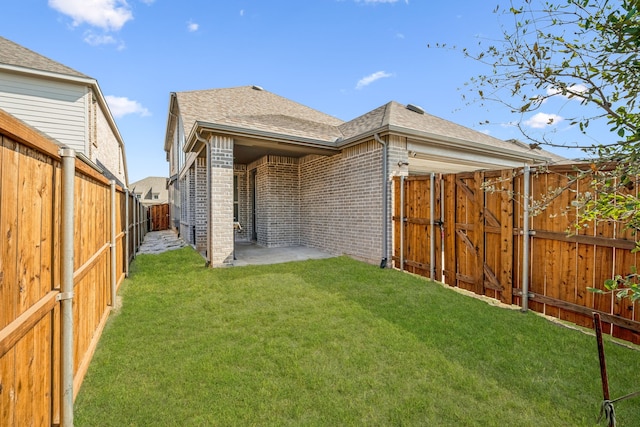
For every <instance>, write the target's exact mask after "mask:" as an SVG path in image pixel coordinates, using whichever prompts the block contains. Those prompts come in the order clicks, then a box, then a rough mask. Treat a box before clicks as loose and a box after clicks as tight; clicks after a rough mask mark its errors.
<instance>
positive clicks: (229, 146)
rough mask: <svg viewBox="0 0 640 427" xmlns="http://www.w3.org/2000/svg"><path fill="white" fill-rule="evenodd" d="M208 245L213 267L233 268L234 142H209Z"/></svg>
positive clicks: (221, 139)
mask: <svg viewBox="0 0 640 427" xmlns="http://www.w3.org/2000/svg"><path fill="white" fill-rule="evenodd" d="M208 164H209V179H210V189H211V194H210V198H209V203H210V204H209V243H208V248H209V250H208V257H209V261H210V262H211V266H212V267H219V266H224V265H231V264H233V239H234V235H233V233H234V231H233V139H232V138H228V137H222V136H215V135H214V136H212V137H211V139H210V140H209V162H208Z"/></svg>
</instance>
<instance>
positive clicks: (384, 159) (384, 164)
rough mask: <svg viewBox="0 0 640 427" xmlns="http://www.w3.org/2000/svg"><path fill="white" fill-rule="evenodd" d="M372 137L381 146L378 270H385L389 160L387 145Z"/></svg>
mask: <svg viewBox="0 0 640 427" xmlns="http://www.w3.org/2000/svg"><path fill="white" fill-rule="evenodd" d="M373 137H374V138H375V140H376V141H377V142H378V143H380V144H382V260H381V261H380V268H385V267H386V266H387V254H388V243H387V240H388V238H389V230H388V228H389V227H388V225H389V218H388V216H389V213H388V209H389V208H388V204H389V185H388V182H387V180H388V179H387V168H388V162H389V159H388V158H387V153H388V147H387V143H386V142H384V141H383V140H382V139H380V136H379V135H378V134H377V133H374V134H373Z"/></svg>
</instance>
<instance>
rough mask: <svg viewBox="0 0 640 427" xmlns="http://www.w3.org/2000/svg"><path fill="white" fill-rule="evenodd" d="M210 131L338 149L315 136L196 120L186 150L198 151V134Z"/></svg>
mask: <svg viewBox="0 0 640 427" xmlns="http://www.w3.org/2000/svg"><path fill="white" fill-rule="evenodd" d="M202 132H208V133H220V134H225V135H231V136H237V137H244V138H257V139H262V140H267V141H272V142H282V143H286V144H292V145H302V146H306V147H313V148H321V149H326V150H329V151H338V149H337V144H336V142H335V141H333V142H332V141H325V140H321V139H315V138H305V137H300V136H292V135H288V134H281V133H277V132H269V131H262V130H257V129H248V128H244V127H238V126H230V125H223V124H219V123H209V122H203V121H196V122H195V124H194V126H193V127H192V129H191V131H190V132H189V137H188V138H187V143H186V144H185V146H184V149H183V150H184V152H191V151H197V150H198V149H199V145H198V142H199V141H198V138H196V134H197V133H198V134H199V133H202Z"/></svg>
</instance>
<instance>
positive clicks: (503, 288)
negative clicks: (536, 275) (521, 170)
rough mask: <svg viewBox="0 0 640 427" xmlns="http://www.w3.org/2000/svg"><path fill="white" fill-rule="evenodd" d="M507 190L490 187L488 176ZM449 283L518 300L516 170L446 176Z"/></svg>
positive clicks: (508, 299)
mask: <svg viewBox="0 0 640 427" xmlns="http://www.w3.org/2000/svg"><path fill="white" fill-rule="evenodd" d="M487 179H490V180H492V181H493V182H500V185H501V191H496V192H491V191H485V190H484V188H483V184H484V183H485V180H487ZM444 180H445V185H444V188H445V190H444V195H443V196H444V200H445V202H444V204H445V206H444V217H445V219H444V240H445V244H444V276H445V283H447V284H448V285H451V286H457V287H460V288H463V289H467V290H469V291H473V292H475V293H476V294H480V295H487V296H490V297H492V298H496V299H500V300H501V301H502V302H504V303H507V304H511V303H512V277H513V275H512V274H513V256H512V254H513V241H514V235H513V203H511V200H510V197H511V196H510V195H511V194H512V192H513V191H512V188H511V186H512V185H513V180H512V175H511V171H510V170H506V171H498V172H475V173H462V174H457V175H453V174H451V175H445V177H444Z"/></svg>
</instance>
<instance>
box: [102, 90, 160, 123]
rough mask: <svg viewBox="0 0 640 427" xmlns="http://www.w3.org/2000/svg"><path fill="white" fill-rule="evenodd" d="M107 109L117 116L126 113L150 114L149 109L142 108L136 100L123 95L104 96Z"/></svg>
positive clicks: (144, 115)
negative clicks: (107, 105)
mask: <svg viewBox="0 0 640 427" xmlns="http://www.w3.org/2000/svg"><path fill="white" fill-rule="evenodd" d="M105 98H106V100H107V104H109V109H110V110H111V113H112V114H113V116H114V117H116V118H119V117H123V116H126V115H127V114H137V115H139V116H141V117H147V116H150V115H151V113H150V112H149V110H147V109H146V108H144V107H143V106H142V105H140V103H139V102H138V101H132V100H130V99H129V98H126V97H123V96H111V95H107V96H105Z"/></svg>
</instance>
